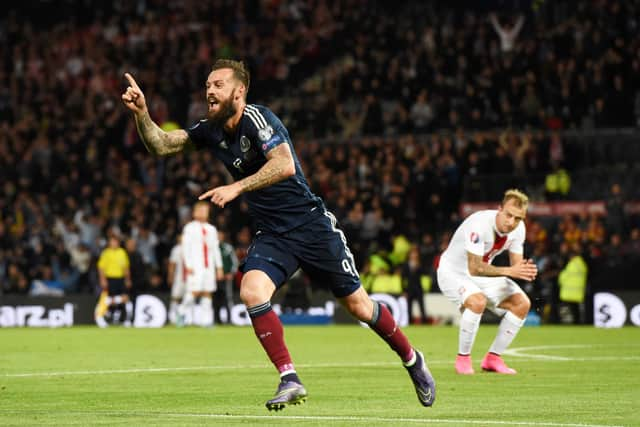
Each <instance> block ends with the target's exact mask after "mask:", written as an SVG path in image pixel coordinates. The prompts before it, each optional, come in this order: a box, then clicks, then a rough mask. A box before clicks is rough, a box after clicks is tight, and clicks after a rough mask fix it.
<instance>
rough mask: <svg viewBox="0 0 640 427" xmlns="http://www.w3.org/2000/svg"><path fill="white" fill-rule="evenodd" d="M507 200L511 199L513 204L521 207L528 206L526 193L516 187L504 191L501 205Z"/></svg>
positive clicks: (525, 207)
mask: <svg viewBox="0 0 640 427" xmlns="http://www.w3.org/2000/svg"><path fill="white" fill-rule="evenodd" d="M509 200H513V201H514V203H515V205H516V206H518V207H519V208H522V209H527V207H528V206H529V198H528V197H527V195H526V194H524V193H523V192H522V191H520V190H518V189H516V188H510V189H509V190H507V191H505V192H504V197H503V198H502V206H504V205H505V203H507V202H508V201H509Z"/></svg>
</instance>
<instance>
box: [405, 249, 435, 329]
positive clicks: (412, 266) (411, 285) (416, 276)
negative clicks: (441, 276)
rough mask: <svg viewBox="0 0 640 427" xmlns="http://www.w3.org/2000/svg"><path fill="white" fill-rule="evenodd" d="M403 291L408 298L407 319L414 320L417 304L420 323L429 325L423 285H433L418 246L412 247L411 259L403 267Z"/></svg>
mask: <svg viewBox="0 0 640 427" xmlns="http://www.w3.org/2000/svg"><path fill="white" fill-rule="evenodd" d="M401 275H402V291H403V294H404V296H405V297H406V298H407V311H408V312H407V319H409V321H410V322H411V319H413V315H412V310H413V303H414V302H417V303H418V307H419V309H420V323H421V324H426V323H427V312H426V310H425V308H424V291H425V290H424V287H423V283H425V282H426V283H428V284H429V286H430V285H431V277H430V276H429V274H428V271H427V270H426V269H425V266H424V265H423V264H422V262H421V259H420V250H419V249H418V247H417V246H415V245H414V246H412V247H411V250H410V251H409V259H408V260H407V262H406V263H405V264H404V265H403V266H402V273H401ZM427 291H428V289H427Z"/></svg>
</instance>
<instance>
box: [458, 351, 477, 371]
mask: <svg viewBox="0 0 640 427" xmlns="http://www.w3.org/2000/svg"><path fill="white" fill-rule="evenodd" d="M456 372H457V373H459V374H460V375H473V374H475V371H474V370H473V366H472V365H471V355H470V354H467V355H462V354H459V355H458V356H456Z"/></svg>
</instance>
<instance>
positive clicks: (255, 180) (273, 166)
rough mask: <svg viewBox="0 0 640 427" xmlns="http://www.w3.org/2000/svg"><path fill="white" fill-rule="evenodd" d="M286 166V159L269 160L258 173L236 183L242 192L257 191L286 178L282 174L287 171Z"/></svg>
mask: <svg viewBox="0 0 640 427" xmlns="http://www.w3.org/2000/svg"><path fill="white" fill-rule="evenodd" d="M287 164H288V161H287V159H280V158H275V159H271V160H269V161H268V162H267V163H265V164H264V166H262V168H260V170H259V171H258V172H256V173H254V174H253V175H250V176H248V177H246V178H244V179H242V180H240V181H238V183H239V184H240V185H241V188H242V192H243V193H244V192H246V191H253V190H259V189H261V188H264V187H268V186H270V185H273V184H275V183H277V182H280V181H282V180H283V179H285V178H287V176H289V175H286V174H285V173H284V172H285V170H286V169H287Z"/></svg>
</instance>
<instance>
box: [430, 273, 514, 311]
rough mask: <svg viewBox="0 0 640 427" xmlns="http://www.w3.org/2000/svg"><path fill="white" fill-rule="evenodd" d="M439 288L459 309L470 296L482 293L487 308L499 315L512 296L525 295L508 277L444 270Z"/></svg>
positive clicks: (440, 274) (439, 276)
mask: <svg viewBox="0 0 640 427" xmlns="http://www.w3.org/2000/svg"><path fill="white" fill-rule="evenodd" d="M438 286H439V287H440V290H441V291H442V293H443V294H444V295H445V296H446V297H447V298H449V300H451V301H452V302H453V303H454V304H456V305H457V306H458V307H462V305H463V303H464V302H465V301H466V299H467V298H468V297H469V295H473V294H477V293H481V294H483V295H484V296H485V297H487V308H488V309H489V310H491V311H493V312H494V313H497V314H500V313H504V311H502V309H501V308H498V305H499V304H500V303H501V302H502V301H504V300H505V299H507V298H509V297H510V296H511V295H515V294H524V291H523V290H522V289H520V286H518V284H517V283H516V282H514V281H513V280H511V279H510V278H508V277H506V276H498V277H480V276H470V275H468V274H462V273H457V272H452V271H447V270H443V269H438Z"/></svg>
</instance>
